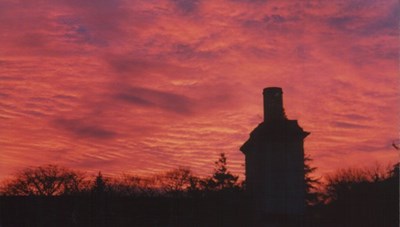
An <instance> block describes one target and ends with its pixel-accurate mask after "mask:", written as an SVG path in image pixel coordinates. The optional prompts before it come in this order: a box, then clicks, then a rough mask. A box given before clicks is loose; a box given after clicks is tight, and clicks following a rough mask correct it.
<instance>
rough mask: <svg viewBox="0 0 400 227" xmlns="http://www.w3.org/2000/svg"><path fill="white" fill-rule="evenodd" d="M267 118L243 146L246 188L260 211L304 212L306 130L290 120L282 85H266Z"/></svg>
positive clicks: (297, 213) (281, 213) (260, 213)
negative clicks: (284, 106)
mask: <svg viewBox="0 0 400 227" xmlns="http://www.w3.org/2000/svg"><path fill="white" fill-rule="evenodd" d="M263 95H264V122H262V123H260V124H259V125H258V126H257V127H256V128H255V129H254V130H253V131H252V132H251V133H250V138H249V139H248V140H247V141H246V142H245V143H244V144H243V146H242V147H241V148H240V150H241V151H242V152H243V153H244V154H245V156H246V190H247V192H248V193H249V195H250V196H251V197H252V199H253V206H254V208H255V211H256V212H257V213H258V214H259V215H268V214H270V215H299V214H300V215H301V214H303V212H304V209H305V181H304V148H303V140H304V138H305V137H306V136H307V135H309V134H310V133H308V132H305V131H303V129H302V128H301V127H300V126H299V125H298V123H297V120H288V119H287V118H286V115H285V111H284V109H283V101H282V89H281V88H279V87H269V88H265V89H264V92H263Z"/></svg>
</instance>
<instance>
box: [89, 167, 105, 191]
mask: <svg viewBox="0 0 400 227" xmlns="http://www.w3.org/2000/svg"><path fill="white" fill-rule="evenodd" d="M106 187H107V184H106V181H105V180H104V178H103V175H102V174H101V172H99V173H98V174H97V176H96V178H95V180H94V184H93V187H92V191H93V192H94V193H95V194H103V193H105V191H106Z"/></svg>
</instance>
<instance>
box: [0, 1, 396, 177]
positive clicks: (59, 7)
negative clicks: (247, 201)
mask: <svg viewBox="0 0 400 227" xmlns="http://www.w3.org/2000/svg"><path fill="white" fill-rule="evenodd" d="M399 12H400V7H399V3H398V1H394V0H384V1H382V0H363V1H359V0H352V1H258V0H215V1H214V0H213V1H205V0H191V1H189V0H188V1H185V0H168V1H154V0H150V1H136V0H135V1H127V0H126V1H124V0H96V1H78V0H68V1H62V0H51V1H50V0H43V1H33V0H25V1H15V0H1V1H0V21H1V23H0V34H1V35H0V42H1V44H0V98H1V99H0V179H3V178H5V177H7V176H10V175H11V174H13V173H14V172H15V171H17V170H19V169H21V168H25V167H28V166H38V165H43V164H59V165H62V166H66V167H70V168H74V169H79V170H83V171H86V172H88V173H89V174H94V173H96V172H97V171H99V170H101V171H102V172H103V173H105V174H110V175H113V174H116V175H117V174H121V173H133V174H138V175H146V174H153V173H158V172H162V171H166V170H170V169H172V168H177V167H178V166H188V167H190V168H191V169H192V170H193V171H194V173H196V174H198V175H209V174H210V173H211V172H212V170H213V162H214V161H215V160H216V159H217V158H218V154H219V153H221V152H224V153H226V156H227V158H228V164H229V168H230V170H231V171H232V172H233V173H235V174H240V175H241V176H243V175H242V174H243V173H244V167H243V165H244V155H243V154H242V153H241V152H240V151H239V147H240V146H241V145H242V144H243V143H244V142H245V141H246V140H247V139H248V136H249V133H250V132H251V131H252V130H253V128H254V127H256V126H257V125H258V124H259V123H260V122H262V120H263V119H262V116H263V113H262V111H263V106H262V103H263V102H262V89H263V88H264V87H271V86H277V87H282V89H283V100H284V107H285V111H286V115H287V116H288V118H289V119H297V120H298V121H299V125H300V126H301V127H302V128H303V129H304V130H305V131H308V132H311V134H310V135H309V136H308V137H307V139H305V151H306V153H308V154H310V155H311V157H312V158H313V159H314V161H313V163H312V165H313V166H315V167H318V172H317V174H318V175H324V174H326V173H330V172H332V171H334V170H336V169H339V168H345V167H350V166H358V167H360V166H368V165H374V164H375V163H381V164H383V165H387V164H390V163H392V164H394V163H395V162H397V161H398V157H399V156H398V153H396V151H395V149H393V147H392V142H393V141H397V142H399V139H398V138H399V125H400V119H399V112H400V111H399V103H400V98H399V91H400V89H399V87H400V86H399V85H400V84H399V62H398V60H399V49H398V45H399V29H398V28H399ZM242 179H243V177H242Z"/></svg>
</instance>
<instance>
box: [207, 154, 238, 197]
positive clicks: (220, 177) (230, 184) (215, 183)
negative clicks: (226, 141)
mask: <svg viewBox="0 0 400 227" xmlns="http://www.w3.org/2000/svg"><path fill="white" fill-rule="evenodd" d="M238 178H239V176H235V175H233V174H232V173H231V172H229V171H228V169H227V162H226V157H225V154H224V153H221V154H220V157H219V159H218V161H216V162H215V168H214V173H213V175H212V177H211V178H209V179H206V181H205V183H206V188H207V189H209V190H213V191H219V190H226V189H238V188H239V184H238V182H237V181H238Z"/></svg>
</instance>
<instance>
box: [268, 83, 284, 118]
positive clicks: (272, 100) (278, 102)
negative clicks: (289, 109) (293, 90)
mask: <svg viewBox="0 0 400 227" xmlns="http://www.w3.org/2000/svg"><path fill="white" fill-rule="evenodd" d="M282 93H283V92H282V88H280V87H267V88H264V91H263V95H264V122H271V121H277V120H284V119H286V116H285V111H284V110H283V100H282Z"/></svg>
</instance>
